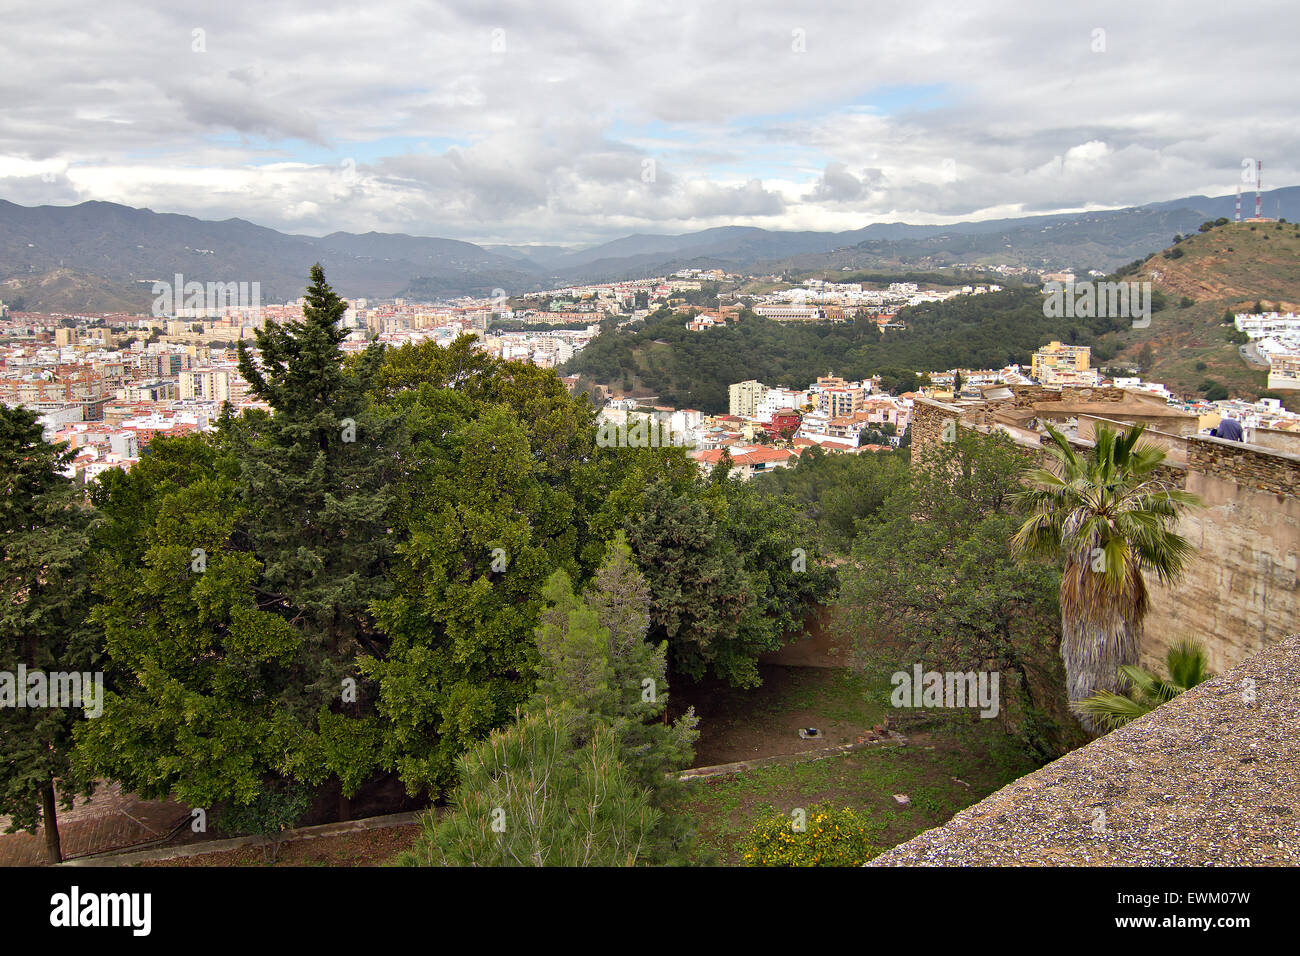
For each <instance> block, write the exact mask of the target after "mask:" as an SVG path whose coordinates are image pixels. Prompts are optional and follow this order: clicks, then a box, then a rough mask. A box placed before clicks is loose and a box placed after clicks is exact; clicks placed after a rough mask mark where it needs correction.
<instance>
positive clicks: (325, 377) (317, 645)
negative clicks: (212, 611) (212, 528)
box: [231, 263, 402, 711]
mask: <svg viewBox="0 0 1300 956" xmlns="http://www.w3.org/2000/svg"><path fill="white" fill-rule="evenodd" d="M346 310H347V303H346V302H344V301H343V300H342V299H341V298H339V296H338V295H337V294H336V293H335V292H334V290H333V289H332V288H331V287H330V286H329V284H328V283H326V281H325V273H324V270H322V268H321V266H320V264H319V263H317V264H316V265H314V266H312V269H311V283H310V285H309V286H308V288H307V295H306V301H305V303H304V305H303V320H302V321H301V322H297V321H295V322H286V323H282V324H279V325H274V324H268V325H267V327H266V328H264V329H261V330H259V331H258V332H257V336H256V340H257V350H258V353H259V354H257V355H256V356H255V355H254V354H253V352H252V350H250V349H249V348H248V347H247V346H246V345H245V344H244V343H243V342H241V343H239V371H240V374H241V375H242V376H243V377H244V379H245V380H246V381H247V382H248V383H249V386H250V389H251V391H252V393H253V394H254V395H256V396H257V397H258V398H260V399H262V400H264V401H265V402H267V404H269V405H270V406H271V409H272V414H271V415H270V416H269V417H267V416H255V415H246V416H245V417H244V418H243V419H242V420H240V421H239V422H238V423H236V424H235V425H234V426H233V427H232V428H231V432H232V436H233V439H234V443H235V447H236V448H237V450H238V453H239V458H240V461H241V465H242V470H241V474H240V483H239V490H240V496H241V499H242V503H243V505H244V507H245V508H246V509H247V512H248V514H249V515H250V516H252V517H253V520H251V521H250V522H249V523H248V526H247V537H248V544H249V545H250V549H251V550H252V551H253V552H254V553H256V554H257V555H258V557H259V558H261V560H262V562H263V572H262V580H261V582H260V588H261V589H262V592H263V593H262V600H261V601H260V604H261V606H262V607H264V608H272V607H273V608H276V609H278V610H279V612H280V613H281V614H283V615H284V616H285V617H287V618H288V619H289V620H291V622H292V623H293V624H294V626H295V627H297V628H298V629H299V630H300V631H301V632H302V634H303V637H304V653H303V654H301V655H300V657H299V661H298V663H299V666H300V667H301V674H300V679H301V692H300V694H299V695H297V696H298V698H299V699H298V700H297V701H293V700H292V699H291V698H290V697H287V698H286V701H285V702H286V704H287V705H288V706H295V705H296V706H300V707H302V708H303V709H306V710H311V711H316V710H318V709H319V708H322V707H330V708H332V709H333V710H335V711H337V710H339V707H340V704H341V705H342V707H343V709H345V710H346V709H349V708H351V709H353V710H356V707H355V706H353V705H351V704H346V703H343V702H342V699H341V694H340V687H341V685H342V681H343V680H344V679H345V678H348V677H351V678H353V679H356V678H357V677H358V675H357V673H356V671H355V668H354V666H353V662H354V659H355V656H356V654H357V652H358V651H359V650H362V649H366V650H375V649H378V648H380V647H381V644H382V638H381V635H380V634H379V633H378V631H377V630H376V628H375V625H374V623H373V620H372V618H371V615H370V612H369V607H370V603H371V602H372V601H374V600H376V599H378V598H381V597H383V596H384V595H385V593H386V585H385V577H384V571H385V568H386V566H387V562H388V560H389V557H390V555H391V551H392V542H391V537H390V531H389V511H390V509H391V507H392V503H393V495H392V492H391V485H392V484H393V482H394V481H395V480H396V477H397V474H398V464H399V462H400V460H401V444H402V439H401V429H400V426H399V425H398V424H397V423H396V422H395V421H394V420H393V419H384V418H381V417H379V416H376V415H374V414H372V412H371V411H370V409H369V407H368V405H367V403H366V392H367V390H368V389H369V388H370V386H371V385H372V383H373V381H374V377H375V373H376V371H377V369H378V365H379V362H380V361H381V358H382V350H381V349H380V348H379V347H377V346H372V347H370V348H368V349H367V350H366V351H365V352H364V353H362V354H361V355H359V356H357V357H356V358H355V359H354V360H352V361H345V358H344V354H343V351H342V349H341V347H340V346H341V344H342V342H343V340H344V339H345V338H346V337H347V332H346V331H345V330H344V329H342V328H340V327H339V320H340V319H341V318H342V317H343V314H344V312H346Z"/></svg>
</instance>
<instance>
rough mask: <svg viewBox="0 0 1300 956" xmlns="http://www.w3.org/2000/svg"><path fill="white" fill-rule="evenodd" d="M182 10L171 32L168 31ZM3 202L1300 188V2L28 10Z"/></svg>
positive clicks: (631, 214)
mask: <svg viewBox="0 0 1300 956" xmlns="http://www.w3.org/2000/svg"><path fill="white" fill-rule="evenodd" d="M159 7H165V9H158V8H159ZM0 22H2V23H3V29H0V63H3V64H4V67H3V70H0V198H4V199H8V200H11V201H13V202H18V203H22V204H24V205H38V204H43V203H51V204H59V205H63V204H70V203H76V202H81V201H84V200H88V199H101V200H109V201H112V202H119V203H125V204H128V205H132V206H143V207H148V208H151V209H154V210H156V211H159V212H179V213H187V214H190V215H195V216H200V217H203V218H209V219H226V218H230V217H235V216H238V217H242V218H245V219H248V220H251V221H253V222H256V223H259V224H262V225H267V226H272V227H274V228H277V229H281V230H284V231H289V232H300V233H307V234H312V235H323V234H325V233H328V232H332V231H335V230H347V231H353V232H365V231H369V230H379V231H386V232H407V233H411V234H414V235H430V236H447V237H450V238H456V239H467V240H470V241H475V242H484V243H492V242H505V243H555V244H563V245H576V244H587V243H592V242H597V241H602V240H605V239H610V238H614V237H616V236H620V235H625V234H628V233H632V232H643V233H678V232H685V231H690V230H695V229H703V228H708V227H711V226H719V225H731V224H740V225H754V226H762V227H765V228H770V229H819V230H820V229H827V230H841V229H854V228H858V227H861V226H865V225H868V224H869V223H872V222H880V221H900V220H901V221H908V222H917V223H934V222H950V221H957V220H961V219H983V218H998V217H1003V216H1015V215H1022V214H1031V213H1041V212H1048V211H1066V210H1079V209H1087V208H1103V207H1115V206H1122V205H1129V204H1134V203H1142V202H1149V201H1155V200H1162V199H1172V198H1176V197H1178V196H1183V195H1189V194H1195V193H1205V194H1209V195H1223V194H1226V193H1229V192H1231V191H1232V190H1233V189H1234V188H1235V184H1236V183H1237V182H1238V181H1239V180H1240V179H1241V164H1242V160H1243V159H1244V158H1247V157H1249V158H1260V159H1262V160H1263V162H1264V174H1265V188H1270V187H1277V186H1285V185H1294V184H1296V183H1300V170H1298V169H1297V162H1298V160H1297V157H1300V149H1298V147H1300V124H1298V123H1297V122H1296V119H1297V116H1296V113H1297V110H1296V92H1297V90H1300V65H1297V58H1296V57H1295V55H1294V45H1295V41H1296V36H1297V35H1298V34H1300V5H1297V4H1296V3H1295V2H1294V0H1284V2H1268V0H1263V2H1255V3H1252V4H1249V5H1239V6H1233V5H1229V4H1225V3H1223V2H1222V0H1212V2H1201V0H1191V2H1188V0H1180V2H1170V3H1147V2H1139V3H1134V2H1132V0H1126V2H1120V3H1094V4H1089V3H1069V4H1057V3H1050V2H1047V3H1044V2H1041V0H1035V2H1029V3H1018V2H984V0H948V2H945V3H928V2H925V0H909V2H907V3H897V2H892V0H891V2H888V3H883V2H874V0H867V2H864V0H848V2H839V0H821V2H811V3H806V4H792V3H789V2H787V0H782V2H768V0H741V2H710V3H707V4H706V3H703V2H700V0H694V2H678V0H655V2H644V3H630V2H624V0H541V2H536V0H534V2H519V3H506V2H497V0H465V2H411V0H407V2H397V0H361V2H355V3H335V2H330V0H313V2H310V3H308V2H304V0H223V2H222V3H220V4H214V3H211V2H206V3H201V4H198V3H196V4H189V3H166V2H165V3H161V4H159V3H154V4H144V3H138V2H135V0H107V2H105V0H97V2H84V0H81V2H69V0H39V2H35V3H23V2H21V0H0Z"/></svg>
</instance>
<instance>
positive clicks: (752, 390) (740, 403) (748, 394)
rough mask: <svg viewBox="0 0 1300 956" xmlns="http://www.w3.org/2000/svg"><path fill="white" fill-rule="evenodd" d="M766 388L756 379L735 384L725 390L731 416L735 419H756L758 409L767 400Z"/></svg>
mask: <svg viewBox="0 0 1300 956" xmlns="http://www.w3.org/2000/svg"><path fill="white" fill-rule="evenodd" d="M767 391H768V389H767V386H766V385H764V384H763V383H762V382H760V381H758V380H757V379H750V380H749V381H747V382H736V383H735V384H734V385H732V386H730V387H729V388H728V389H727V393H728V398H729V400H730V401H729V406H730V411H731V414H732V415H735V416H736V417H737V418H756V417H758V408H759V407H760V406H761V405H762V403H763V402H764V400H765V399H766V398H767Z"/></svg>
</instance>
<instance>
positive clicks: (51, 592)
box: [0, 405, 103, 863]
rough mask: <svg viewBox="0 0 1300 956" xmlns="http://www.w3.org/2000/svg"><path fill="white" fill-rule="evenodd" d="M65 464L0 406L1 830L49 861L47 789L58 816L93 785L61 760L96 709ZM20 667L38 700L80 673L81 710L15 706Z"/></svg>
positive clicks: (58, 852) (29, 423)
mask: <svg viewBox="0 0 1300 956" xmlns="http://www.w3.org/2000/svg"><path fill="white" fill-rule="evenodd" d="M71 457H72V452H70V451H69V450H68V449H67V448H66V447H65V446H61V445H60V446H55V445H51V444H49V443H48V442H46V441H44V439H43V438H42V434H41V426H40V425H39V424H38V423H37V421H36V414H35V413H34V412H30V411H28V410H26V409H22V408H8V407H5V406H2V405H0V675H2V677H0V679H3V678H4V677H7V679H8V686H7V687H6V688H0V813H3V814H4V815H6V816H8V817H9V832H13V831H14V830H17V829H26V830H32V831H34V830H35V828H36V827H37V826H38V825H42V826H43V828H44V832H45V847H46V855H47V857H48V858H49V861H50V862H51V863H58V862H61V860H62V858H63V856H62V849H61V846H60V842H59V827H58V806H57V805H58V802H59V801H56V790H55V786H56V783H57V785H58V797H59V798H60V800H61V802H62V804H63V806H64V809H68V808H70V807H71V805H72V800H73V797H74V796H75V795H77V794H79V793H85V794H88V793H90V791H91V789H92V787H93V777H90V776H88V775H86V774H82V773H78V772H76V770H75V769H74V768H73V767H72V766H71V762H70V755H71V752H72V743H73V730H74V728H75V727H76V726H77V725H78V724H85V723H87V722H88V721H87V720H86V713H87V711H88V710H90V711H92V712H93V710H94V707H95V704H96V701H94V700H93V696H94V694H93V687H87V686H85V681H84V676H85V675H89V674H92V673H99V674H100V680H101V681H102V676H103V675H102V673H101V672H100V666H99V665H100V660H101V653H100V634H99V632H98V631H97V630H96V629H95V628H94V627H93V626H91V625H90V624H89V623H88V621H87V619H86V613H87V609H88V585H89V575H88V573H87V562H86V551H87V548H88V544H89V539H90V538H89V536H90V531H91V527H92V522H93V520H94V516H93V512H92V510H91V509H90V508H89V507H88V506H87V505H86V504H85V502H84V501H83V498H82V493H81V490H80V488H79V487H78V486H77V485H75V484H74V483H73V482H72V481H70V480H69V479H68V478H67V477H66V476H65V475H64V469H65V468H66V467H67V465H68V462H69V461H70V460H71ZM20 665H21V666H22V667H24V668H25V669H26V671H27V672H29V673H31V672H35V673H38V674H40V675H43V676H44V679H45V681H46V691H47V694H48V693H49V692H51V691H52V690H53V688H54V686H55V682H54V681H53V679H52V677H51V675H52V674H53V673H54V672H61V673H63V674H74V673H75V674H77V675H82V679H81V688H80V691H81V697H82V701H81V703H82V706H80V707H75V706H51V705H53V704H54V703H55V701H54V700H52V699H50V698H49V697H48V696H47V697H46V699H45V701H44V702H43V703H44V705H45V706H36V707H31V706H24V707H19V706H17V704H18V702H19V701H18V697H19V696H22V697H23V698H24V701H23V702H24V703H29V702H30V701H28V700H27V697H28V693H27V692H28V686H26V685H27V680H26V679H24V681H23V685H19V684H18V668H19V666H20ZM92 685H93V678H92ZM62 686H69V685H62ZM101 686H102V684H101ZM61 702H62V703H63V704H71V703H73V702H72V701H70V700H62V698H61ZM35 703H38V704H39V703H42V702H41V701H35Z"/></svg>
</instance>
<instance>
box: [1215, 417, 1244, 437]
mask: <svg viewBox="0 0 1300 956" xmlns="http://www.w3.org/2000/svg"><path fill="white" fill-rule="evenodd" d="M1210 434H1211V435H1214V436H1215V437H1216V438H1226V439H1227V440H1228V441H1245V438H1244V437H1243V435H1242V433H1241V424H1240V423H1239V422H1238V421H1237V420H1236V419H1235V418H1230V417H1228V416H1227V415H1224V416H1223V419H1222V421H1220V422H1219V427H1218V428H1216V429H1215V430H1214V431H1212V432H1210Z"/></svg>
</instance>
